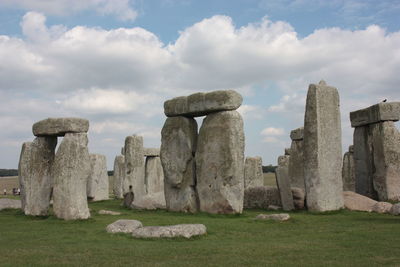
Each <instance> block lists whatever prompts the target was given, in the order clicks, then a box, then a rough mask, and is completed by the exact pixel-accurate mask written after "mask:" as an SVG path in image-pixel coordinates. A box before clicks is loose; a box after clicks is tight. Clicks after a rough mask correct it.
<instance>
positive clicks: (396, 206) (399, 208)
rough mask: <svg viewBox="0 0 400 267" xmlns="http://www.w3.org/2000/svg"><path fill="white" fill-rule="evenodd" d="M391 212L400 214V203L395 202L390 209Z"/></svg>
mask: <svg viewBox="0 0 400 267" xmlns="http://www.w3.org/2000/svg"><path fill="white" fill-rule="evenodd" d="M390 214H392V215H400V203H397V204H394V205H393V206H392V208H391V209H390Z"/></svg>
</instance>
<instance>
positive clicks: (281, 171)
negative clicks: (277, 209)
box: [275, 155, 294, 210]
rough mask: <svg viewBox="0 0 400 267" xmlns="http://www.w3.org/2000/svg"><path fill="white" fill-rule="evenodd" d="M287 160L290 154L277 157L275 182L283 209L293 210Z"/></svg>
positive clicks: (288, 160)
mask: <svg viewBox="0 0 400 267" xmlns="http://www.w3.org/2000/svg"><path fill="white" fill-rule="evenodd" d="M289 162H290V156H288V155H285V156H280V157H279V158H278V167H277V168H276V170H275V177H276V184H277V185H278V189H279V194H280V196H281V203H282V208H283V210H294V203H293V194H292V190H291V187H290V179H289Z"/></svg>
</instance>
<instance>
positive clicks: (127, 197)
mask: <svg viewBox="0 0 400 267" xmlns="http://www.w3.org/2000/svg"><path fill="white" fill-rule="evenodd" d="M134 200H135V195H134V194H133V191H132V188H130V190H129V192H128V193H125V194H124V201H123V202H122V206H123V207H125V208H130V207H131V206H132V203H133V201H134Z"/></svg>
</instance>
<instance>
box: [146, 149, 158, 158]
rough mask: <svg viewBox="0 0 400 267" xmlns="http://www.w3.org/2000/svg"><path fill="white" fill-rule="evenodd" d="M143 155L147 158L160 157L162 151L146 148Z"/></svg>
mask: <svg viewBox="0 0 400 267" xmlns="http://www.w3.org/2000/svg"><path fill="white" fill-rule="evenodd" d="M143 154H144V156H145V157H159V156H160V149H159V148H146V147H145V148H144V149H143Z"/></svg>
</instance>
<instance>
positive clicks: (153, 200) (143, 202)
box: [130, 192, 166, 210]
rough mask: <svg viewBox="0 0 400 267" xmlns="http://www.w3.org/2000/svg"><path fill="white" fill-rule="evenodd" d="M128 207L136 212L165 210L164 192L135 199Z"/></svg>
mask: <svg viewBox="0 0 400 267" xmlns="http://www.w3.org/2000/svg"><path fill="white" fill-rule="evenodd" d="M130 207H131V208H132V209H138V210H156V209H166V203H165V195H164V192H158V193H153V194H147V195H145V196H143V197H141V198H139V199H135V200H134V201H133V202H132V204H131V206H130Z"/></svg>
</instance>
